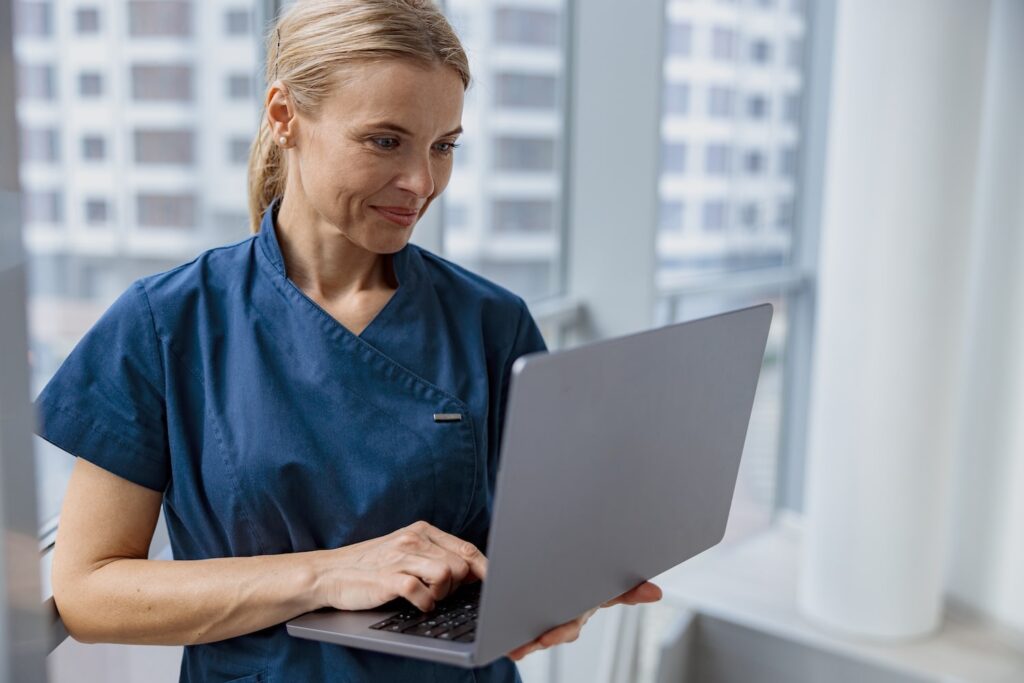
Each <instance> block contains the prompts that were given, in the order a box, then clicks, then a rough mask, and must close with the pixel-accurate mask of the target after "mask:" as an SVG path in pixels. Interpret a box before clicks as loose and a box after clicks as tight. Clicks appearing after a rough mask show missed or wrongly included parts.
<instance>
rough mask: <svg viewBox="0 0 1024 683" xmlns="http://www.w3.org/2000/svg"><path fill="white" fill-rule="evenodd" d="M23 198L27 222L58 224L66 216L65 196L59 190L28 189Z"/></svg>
mask: <svg viewBox="0 0 1024 683" xmlns="http://www.w3.org/2000/svg"><path fill="white" fill-rule="evenodd" d="M23 200H24V207H23V208H24V212H25V222H26V223H48V224H51V225H56V224H59V223H60V222H61V221H62V220H63V218H64V198H63V197H62V196H61V193H60V192H59V191H57V190H27V191H25V193H24V195H23Z"/></svg>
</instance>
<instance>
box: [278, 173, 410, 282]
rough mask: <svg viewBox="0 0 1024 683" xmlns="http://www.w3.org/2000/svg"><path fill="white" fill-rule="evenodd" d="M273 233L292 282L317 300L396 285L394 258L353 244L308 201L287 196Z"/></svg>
mask: <svg viewBox="0 0 1024 683" xmlns="http://www.w3.org/2000/svg"><path fill="white" fill-rule="evenodd" d="M275 234H276V235H277V241H278V244H279V246H280V248H281V256H282V258H283V259H284V264H285V272H286V273H287V274H288V278H289V279H290V280H291V281H292V282H294V283H295V284H296V285H297V286H298V287H299V288H300V289H302V290H303V291H305V292H306V293H308V294H311V295H314V296H315V297H316V298H319V299H325V300H331V299H336V298H340V297H345V296H348V295H351V294H358V293H361V292H366V291H377V290H387V289H390V290H393V289H396V288H397V286H398V283H397V279H396V278H395V275H394V271H393V268H392V263H391V261H392V259H391V256H390V255H386V254H376V253H374V252H372V251H368V250H367V249H364V248H363V247H361V246H359V245H358V244H356V243H354V242H352V241H351V240H350V239H349V238H348V237H347V236H346V235H345V234H344V232H343V231H341V230H339V229H338V227H337V226H335V225H332V224H330V223H328V222H327V221H325V220H324V218H323V216H321V215H320V214H319V213H318V212H317V211H315V210H314V209H313V208H312V207H311V206H309V204H308V203H305V202H301V201H295V200H294V199H292V198H290V196H289V194H288V193H287V192H286V193H285V196H284V198H282V200H281V202H280V207H279V210H278V211H277V217H276V221H275Z"/></svg>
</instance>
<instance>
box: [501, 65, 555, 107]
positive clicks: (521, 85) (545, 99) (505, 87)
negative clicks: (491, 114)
mask: <svg viewBox="0 0 1024 683" xmlns="http://www.w3.org/2000/svg"><path fill="white" fill-rule="evenodd" d="M496 85H497V87H496V89H495V94H496V101H495V104H497V105H499V106H502V107H509V108H516V109H554V107H555V103H556V99H557V98H556V90H555V87H556V86H555V77H554V76H547V75H542V74H514V73H499V74H498V77H497V83H496Z"/></svg>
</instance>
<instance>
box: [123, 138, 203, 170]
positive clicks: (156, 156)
mask: <svg viewBox="0 0 1024 683" xmlns="http://www.w3.org/2000/svg"><path fill="white" fill-rule="evenodd" d="M194 162H195V156H194V151H193V134H192V131H190V130H152V129H140V130H136V131H135V163H137V164H179V165H188V164H192V163H194Z"/></svg>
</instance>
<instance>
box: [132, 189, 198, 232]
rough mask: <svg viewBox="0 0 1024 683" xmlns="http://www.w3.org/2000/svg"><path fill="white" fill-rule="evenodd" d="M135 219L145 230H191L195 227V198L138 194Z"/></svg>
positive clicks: (188, 195)
mask: <svg viewBox="0 0 1024 683" xmlns="http://www.w3.org/2000/svg"><path fill="white" fill-rule="evenodd" d="M136 211H137V213H138V216H137V217H136V218H137V220H138V223H139V225H140V226H142V227H146V228H192V227H195V225H196V197H195V195H192V194H155V193H154V194H140V195H138V196H137V197H136Z"/></svg>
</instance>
